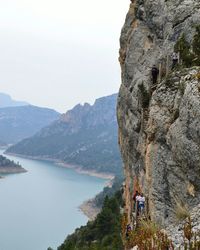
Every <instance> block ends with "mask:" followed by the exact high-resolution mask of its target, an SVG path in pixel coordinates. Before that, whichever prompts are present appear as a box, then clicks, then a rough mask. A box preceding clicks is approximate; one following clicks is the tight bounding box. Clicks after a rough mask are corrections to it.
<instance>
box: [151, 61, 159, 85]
mask: <svg viewBox="0 0 200 250" xmlns="http://www.w3.org/2000/svg"><path fill="white" fill-rule="evenodd" d="M158 74H159V69H158V68H157V67H156V65H153V67H152V69H151V75H152V80H153V85H154V84H156V83H157V79H158Z"/></svg>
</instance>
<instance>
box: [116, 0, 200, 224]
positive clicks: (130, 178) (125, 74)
mask: <svg viewBox="0 0 200 250" xmlns="http://www.w3.org/2000/svg"><path fill="white" fill-rule="evenodd" d="M197 24H200V3H199V1H198V0H185V1H184V0H179V1H177V0H168V1H164V0H153V1H152V0H148V1H145V0H135V1H134V0H133V1H132V3H131V4H130V9H129V12H128V15H127V17H126V21H125V25H124V27H123V29H122V33H121V38H120V43H121V48H120V57H119V61H120V64H121V68H122V84H121V88H120V92H119V97H118V111H117V115H118V124H119V143H120V147H121V153H122V157H123V161H124V169H125V176H126V188H125V197H126V212H127V214H128V219H129V221H130V219H131V218H130V217H131V197H132V194H133V192H134V189H136V188H137V189H141V190H142V191H143V192H144V193H145V196H146V197H147V198H148V206H149V211H150V215H151V218H152V219H154V220H156V221H157V222H158V223H159V224H161V225H162V226H165V225H169V224H170V223H172V222H173V221H174V217H175V210H176V206H177V203H183V204H187V205H188V206H189V207H194V206H196V205H198V204H199V203H200V154H199V152H200V139H199V138H200V134H199V133H200V132H199V131H200V111H199V107H200V86H199V82H198V80H197V79H196V78H195V75H196V74H197V73H198V72H199V71H200V69H199V68H197V67H196V68H191V69H182V70H179V71H174V72H169V73H168V71H169V69H170V57H169V55H171V54H172V52H173V50H174V45H175V43H176V42H177V40H178V39H179V38H180V36H181V35H182V34H183V33H185V35H186V39H187V41H188V43H192V39H193V36H194V33H195V25H197ZM153 64H156V65H162V67H160V70H161V76H160V77H161V79H162V81H160V83H159V84H158V85H157V86H156V87H155V88H153V89H152V88H151V74H150V69H151V67H152V66H153Z"/></svg>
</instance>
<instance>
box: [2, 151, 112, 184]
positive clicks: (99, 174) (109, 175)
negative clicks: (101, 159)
mask: <svg viewBox="0 0 200 250" xmlns="http://www.w3.org/2000/svg"><path fill="white" fill-rule="evenodd" d="M4 154H5V155H11V156H17V157H21V158H24V159H30V160H41V161H49V162H53V163H55V164H56V165H58V166H61V167H65V168H69V169H73V170H75V171H76V172H77V173H79V174H84V175H89V176H93V177H98V178H100V179H105V180H108V181H109V182H108V183H107V184H106V186H107V185H109V183H110V182H111V181H112V180H113V179H114V178H115V175H114V174H112V173H105V172H97V171H95V170H89V169H87V170H86V169H84V167H83V166H78V165H72V164H68V163H66V162H63V161H61V160H58V159H53V158H48V157H37V156H27V155H21V154H14V153H4Z"/></svg>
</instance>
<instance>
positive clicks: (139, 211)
mask: <svg viewBox="0 0 200 250" xmlns="http://www.w3.org/2000/svg"><path fill="white" fill-rule="evenodd" d="M133 210H134V212H135V213H136V217H141V216H143V215H144V210H145V197H144V195H143V193H139V192H138V191H136V192H135V194H134V195H133ZM132 230H133V229H132V227H131V225H130V224H128V225H127V226H126V237H127V238H128V237H129V235H130V233H131V231H132Z"/></svg>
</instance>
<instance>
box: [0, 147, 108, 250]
mask: <svg viewBox="0 0 200 250" xmlns="http://www.w3.org/2000/svg"><path fill="white" fill-rule="evenodd" d="M2 152H3V151H2V150H0V154H2ZM7 157H8V158H9V159H11V160H15V161H19V163H20V164H21V165H22V166H23V167H24V168H25V169H26V170H28V172H27V173H23V174H14V175H8V176H6V178H4V179H0V250H47V248H48V247H49V246H51V247H53V248H54V249H56V247H57V246H58V245H60V244H61V243H62V242H63V241H64V239H65V238H66V236H67V234H70V233H72V232H73V231H74V229H75V228H76V227H79V226H81V225H84V224H86V223H87V218H86V216H84V215H83V214H82V213H81V212H80V211H79V209H78V206H79V205H80V204H81V203H82V202H83V201H84V200H87V199H89V198H91V197H93V196H94V195H95V194H97V193H98V192H100V191H101V190H102V189H103V186H104V185H105V182H106V181H105V180H102V179H99V178H96V177H90V176H87V175H81V174H78V173H76V172H75V171H74V170H70V169H66V168H63V167H61V166H57V165H56V164H54V163H50V162H44V161H39V160H27V159H23V158H20V157H14V156H7Z"/></svg>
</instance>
